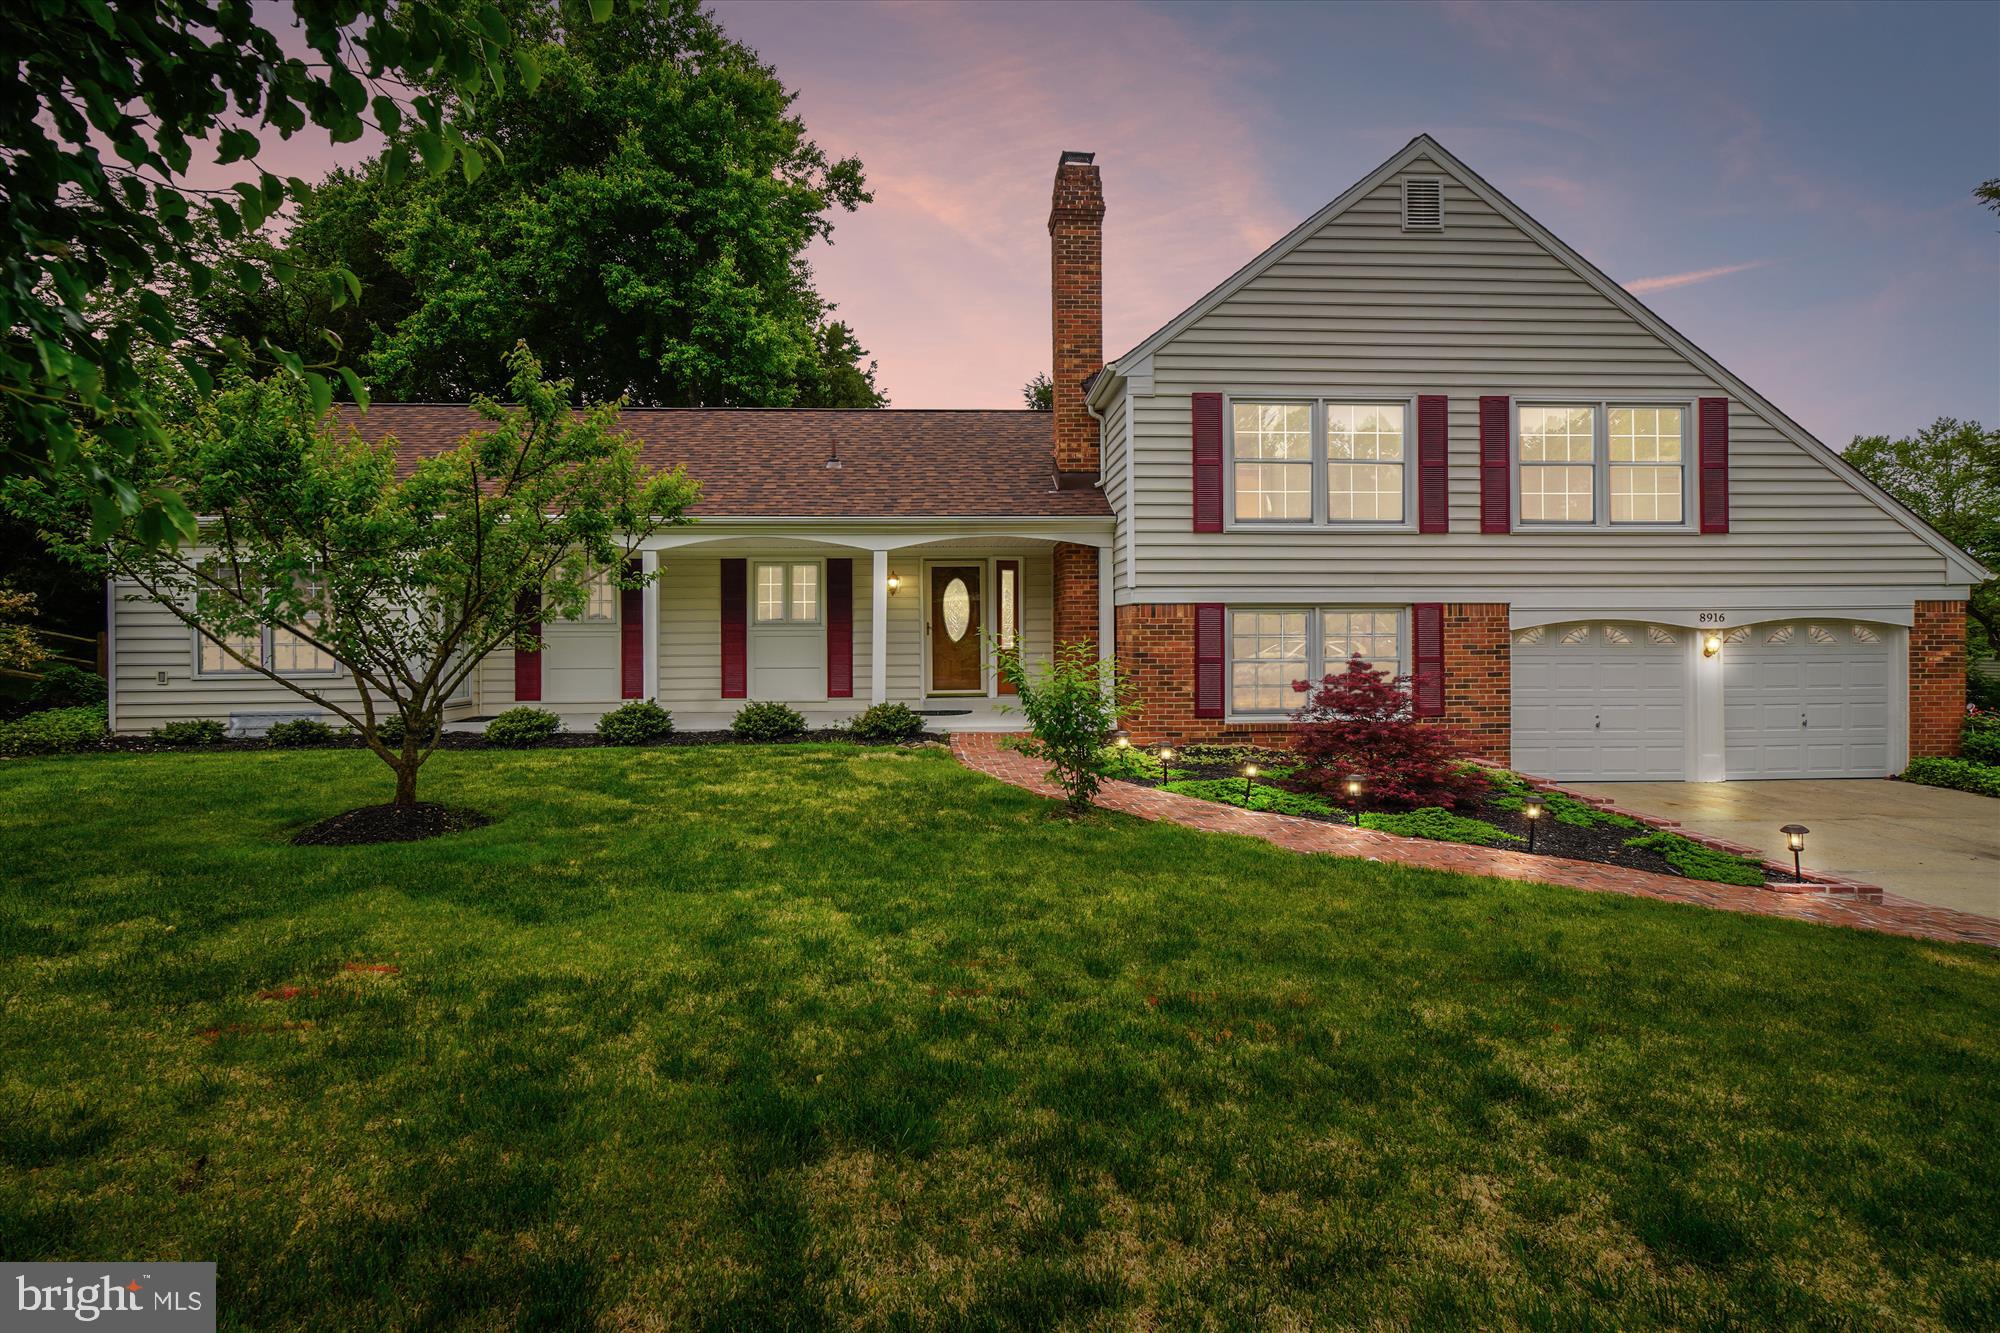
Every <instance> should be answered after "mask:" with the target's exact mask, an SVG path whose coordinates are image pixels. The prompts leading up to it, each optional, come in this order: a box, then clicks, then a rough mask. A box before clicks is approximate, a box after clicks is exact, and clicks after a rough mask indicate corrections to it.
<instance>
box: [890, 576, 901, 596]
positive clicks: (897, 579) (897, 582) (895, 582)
mask: <svg viewBox="0 0 2000 1333" xmlns="http://www.w3.org/2000/svg"><path fill="white" fill-rule="evenodd" d="M902 586H903V576H902V575H901V574H891V575H890V576H889V595H890V596H891V597H894V596H895V595H896V589H898V588H900V587H902Z"/></svg>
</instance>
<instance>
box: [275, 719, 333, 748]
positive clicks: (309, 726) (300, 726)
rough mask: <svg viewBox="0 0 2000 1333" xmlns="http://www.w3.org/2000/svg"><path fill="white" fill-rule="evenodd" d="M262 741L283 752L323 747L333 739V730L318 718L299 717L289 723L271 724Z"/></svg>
mask: <svg viewBox="0 0 2000 1333" xmlns="http://www.w3.org/2000/svg"><path fill="white" fill-rule="evenodd" d="M264 739H265V740H267V741H269V742H271V744H273V745H275V746H277V747H278V748H279V749H283V750H297V749H303V748H305V747H306V746H310V745H325V744H327V743H328V742H329V741H331V740H332V739H333V728H332V727H329V726H328V725H327V724H326V723H324V722H321V721H320V720H319V719H318V718H312V717H299V718H293V719H292V720H291V721H290V722H273V723H272V724H271V729H270V730H269V731H267V732H265V733H264Z"/></svg>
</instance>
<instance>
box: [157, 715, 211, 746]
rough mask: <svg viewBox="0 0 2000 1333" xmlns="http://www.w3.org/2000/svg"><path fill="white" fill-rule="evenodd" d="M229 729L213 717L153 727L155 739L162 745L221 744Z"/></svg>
mask: <svg viewBox="0 0 2000 1333" xmlns="http://www.w3.org/2000/svg"><path fill="white" fill-rule="evenodd" d="M228 734H229V733H228V730H227V729H226V728H224V727H223V725H222V724H221V723H220V722H217V721H216V720H215V719H214V718H212V717H204V718H197V719H194V720H191V721H182V722H169V723H167V724H166V725H164V726H159V727H155V728H153V739H154V740H156V741H158V742H159V743H160V744H162V745H219V744H221V743H222V741H223V740H224V739H225V738H226V737H227V736H228Z"/></svg>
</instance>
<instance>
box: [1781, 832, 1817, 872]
mask: <svg viewBox="0 0 2000 1333" xmlns="http://www.w3.org/2000/svg"><path fill="white" fill-rule="evenodd" d="M1778 832H1780V833H1782V834H1784V835H1785V846H1786V847H1788V848H1790V849H1791V853H1792V878H1793V879H1795V880H1797V881H1798V882H1799V883H1801V884H1803V883H1805V882H1806V873H1805V871H1803V870H1801V869H1800V868H1799V853H1801V852H1803V851H1804V850H1805V849H1806V834H1808V833H1811V832H1812V830H1811V829H1809V828H1807V827H1806V826H1805V825H1804V824H1787V825H1785V826H1784V827H1783V828H1781V829H1779V830H1778Z"/></svg>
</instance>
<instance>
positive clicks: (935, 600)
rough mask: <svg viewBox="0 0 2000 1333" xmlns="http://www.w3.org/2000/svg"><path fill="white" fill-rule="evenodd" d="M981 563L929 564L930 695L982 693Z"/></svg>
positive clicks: (983, 683)
mask: <svg viewBox="0 0 2000 1333" xmlns="http://www.w3.org/2000/svg"><path fill="white" fill-rule="evenodd" d="M985 568H986V567H985V566H984V565H983V564H967V565H932V566H931V592H930V599H931V605H930V623H929V624H928V625H927V626H926V627H925V633H926V634H927V635H928V636H929V638H930V646H931V689H930V692H931V693H932V694H984V693H986V677H985V672H984V671H983V669H982V666H981V651H980V643H979V633H980V629H981V627H982V626H984V625H985V623H986V621H985V615H984V606H983V599H982V598H981V596H980V593H981V590H982V589H981V583H982V578H983V576H984V574H985Z"/></svg>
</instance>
